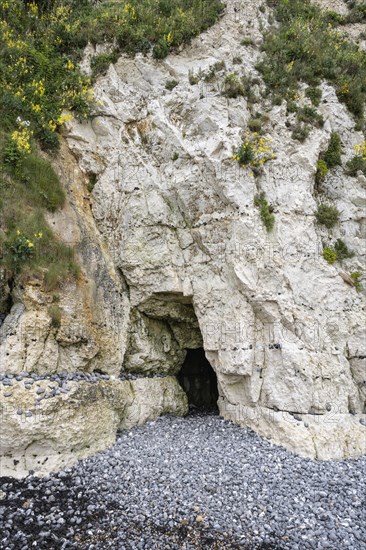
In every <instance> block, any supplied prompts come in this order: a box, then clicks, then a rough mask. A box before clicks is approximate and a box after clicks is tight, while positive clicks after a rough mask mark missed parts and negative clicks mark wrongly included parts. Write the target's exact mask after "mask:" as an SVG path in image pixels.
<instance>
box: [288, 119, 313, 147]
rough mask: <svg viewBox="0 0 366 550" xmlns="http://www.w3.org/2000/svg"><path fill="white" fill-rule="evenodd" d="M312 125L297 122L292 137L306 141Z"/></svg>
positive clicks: (301, 141) (302, 141)
mask: <svg viewBox="0 0 366 550" xmlns="http://www.w3.org/2000/svg"><path fill="white" fill-rule="evenodd" d="M309 134H310V127H309V126H308V125H307V124H300V123H299V124H296V125H295V126H294V128H293V130H292V134H291V137H292V139H296V140H297V141H300V143H304V141H305V140H306V139H307V138H308V137H309Z"/></svg>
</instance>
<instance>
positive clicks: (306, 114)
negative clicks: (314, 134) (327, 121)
mask: <svg viewBox="0 0 366 550" xmlns="http://www.w3.org/2000/svg"><path fill="white" fill-rule="evenodd" d="M297 119H298V120H299V122H305V123H308V124H312V125H313V126H316V127H317V128H322V127H323V126H324V119H323V117H322V115H321V114H319V113H318V111H317V110H316V109H314V107H303V108H302V109H299V110H298V112H297Z"/></svg>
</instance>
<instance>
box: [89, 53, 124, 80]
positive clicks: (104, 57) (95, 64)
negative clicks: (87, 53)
mask: <svg viewBox="0 0 366 550" xmlns="http://www.w3.org/2000/svg"><path fill="white" fill-rule="evenodd" d="M117 60H118V52H117V51H114V52H112V53H101V54H99V55H96V56H95V57H93V59H92V60H91V62H90V67H91V69H92V71H93V76H94V77H96V76H97V75H100V74H104V73H106V72H107V70H108V68H109V65H111V64H112V63H116V61H117Z"/></svg>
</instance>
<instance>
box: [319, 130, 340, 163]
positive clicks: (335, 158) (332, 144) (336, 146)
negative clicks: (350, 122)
mask: <svg viewBox="0 0 366 550" xmlns="http://www.w3.org/2000/svg"><path fill="white" fill-rule="evenodd" d="M341 153H342V142H341V138H340V135H339V134H338V133H337V132H332V133H331V136H330V140H329V145H328V149H327V150H326V152H325V153H324V156H323V160H324V162H326V164H327V166H328V168H334V167H335V166H340V165H341V164H342V159H341Z"/></svg>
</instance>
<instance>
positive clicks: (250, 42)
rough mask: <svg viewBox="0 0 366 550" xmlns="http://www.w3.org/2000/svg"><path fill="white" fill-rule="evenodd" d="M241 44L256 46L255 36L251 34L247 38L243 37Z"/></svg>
mask: <svg viewBox="0 0 366 550" xmlns="http://www.w3.org/2000/svg"><path fill="white" fill-rule="evenodd" d="M240 45H241V46H254V40H253V38H250V37H249V36H248V37H247V38H243V40H242V41H241V42H240Z"/></svg>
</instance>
